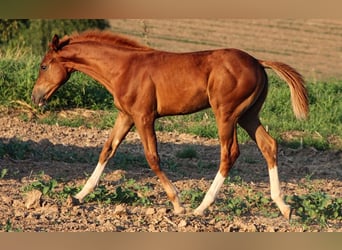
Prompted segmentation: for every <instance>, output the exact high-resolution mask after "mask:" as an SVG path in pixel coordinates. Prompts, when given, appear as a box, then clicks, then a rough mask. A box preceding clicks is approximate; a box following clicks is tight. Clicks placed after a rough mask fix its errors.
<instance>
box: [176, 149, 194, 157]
mask: <svg viewBox="0 0 342 250" xmlns="http://www.w3.org/2000/svg"><path fill="white" fill-rule="evenodd" d="M176 156H177V157H178V158H183V159H185V158H196V157H197V152H196V149H195V148H194V147H192V146H187V147H185V148H184V149H182V150H180V151H178V152H177V153H176Z"/></svg>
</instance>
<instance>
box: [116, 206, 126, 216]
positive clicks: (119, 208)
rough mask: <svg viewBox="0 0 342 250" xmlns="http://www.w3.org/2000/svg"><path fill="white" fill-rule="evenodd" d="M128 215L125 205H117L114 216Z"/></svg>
mask: <svg viewBox="0 0 342 250" xmlns="http://www.w3.org/2000/svg"><path fill="white" fill-rule="evenodd" d="M123 213H126V208H125V207H124V206H123V205H117V206H116V207H115V210H114V214H118V215H120V214H123Z"/></svg>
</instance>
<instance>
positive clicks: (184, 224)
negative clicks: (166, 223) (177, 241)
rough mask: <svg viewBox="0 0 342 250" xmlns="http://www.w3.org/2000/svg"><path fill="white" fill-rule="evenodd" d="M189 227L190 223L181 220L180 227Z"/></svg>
mask: <svg viewBox="0 0 342 250" xmlns="http://www.w3.org/2000/svg"><path fill="white" fill-rule="evenodd" d="M187 225H188V222H187V221H186V220H181V221H180V222H179V223H178V227H186V226H187Z"/></svg>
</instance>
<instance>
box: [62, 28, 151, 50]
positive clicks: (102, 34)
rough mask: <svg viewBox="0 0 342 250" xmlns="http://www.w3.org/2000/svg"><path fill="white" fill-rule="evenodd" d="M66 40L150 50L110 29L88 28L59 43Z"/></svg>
mask: <svg viewBox="0 0 342 250" xmlns="http://www.w3.org/2000/svg"><path fill="white" fill-rule="evenodd" d="M66 41H69V43H77V42H83V41H98V42H101V43H105V44H109V45H115V46H119V47H122V48H129V49H140V50H151V48H149V47H147V46H145V45H142V44H140V43H138V42H137V41H134V40H132V39H130V38H128V37H125V36H123V35H118V34H115V33H113V32H110V31H99V30H90V31H85V32H83V33H80V34H78V33H75V34H73V35H71V36H70V37H64V38H63V39H61V41H60V44H63V43H65V42H66Z"/></svg>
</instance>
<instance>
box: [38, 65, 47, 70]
mask: <svg viewBox="0 0 342 250" xmlns="http://www.w3.org/2000/svg"><path fill="white" fill-rule="evenodd" d="M47 68H48V66H47V65H41V66H40V69H41V70H43V71H45V70H47Z"/></svg>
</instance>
